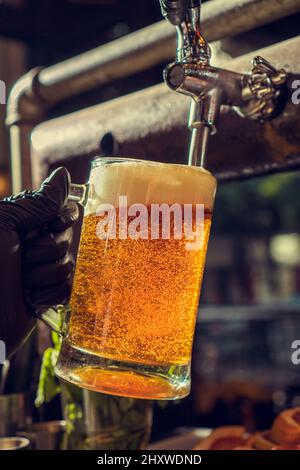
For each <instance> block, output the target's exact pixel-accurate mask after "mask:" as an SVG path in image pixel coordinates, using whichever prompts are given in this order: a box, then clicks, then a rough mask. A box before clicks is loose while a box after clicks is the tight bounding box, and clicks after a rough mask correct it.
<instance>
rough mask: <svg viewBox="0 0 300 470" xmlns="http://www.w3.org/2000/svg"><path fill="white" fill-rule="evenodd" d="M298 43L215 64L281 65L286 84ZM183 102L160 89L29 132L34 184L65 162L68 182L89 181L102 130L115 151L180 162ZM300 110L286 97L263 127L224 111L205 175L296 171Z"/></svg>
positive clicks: (299, 69) (295, 71)
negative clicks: (261, 61)
mask: <svg viewBox="0 0 300 470" xmlns="http://www.w3.org/2000/svg"><path fill="white" fill-rule="evenodd" d="M299 49H300V37H296V38H293V39H290V40H288V41H284V42H282V43H279V44H275V45H273V46H271V47H268V48H264V49H262V50H260V51H256V52H255V53H251V54H247V55H245V56H243V57H239V58H236V59H233V60H230V61H227V62H224V64H220V65H222V66H224V67H225V68H229V69H230V70H232V71H241V70H247V69H249V65H250V63H251V59H252V58H253V54H258V55H262V56H264V57H266V58H267V59H268V60H270V61H271V62H272V63H273V64H274V66H275V67H276V68H279V69H280V68H281V67H283V66H284V67H285V69H286V70H287V72H288V73H289V78H288V79H289V87H290V88H289V89H290V91H289V93H292V91H293V90H291V83H290V82H291V80H293V79H295V78H298V79H299V77H300V64H299ZM188 112H189V102H188V100H187V99H186V97H185V96H181V95H179V94H177V93H173V92H172V91H170V90H169V89H168V88H167V87H166V86H165V85H164V84H161V85H156V86H154V87H151V88H149V89H146V90H143V91H140V92H136V93H133V94H131V95H128V96H125V97H121V98H118V99H116V100H113V101H111V102H107V103H103V104H100V105H97V106H94V107H92V108H89V109H85V110H82V111H78V112H76V113H73V114H71V115H68V116H65V117H61V118H57V119H54V120H52V121H50V122H48V123H47V122H46V123H44V124H41V125H40V126H39V127H37V128H36V129H34V131H33V133H32V145H33V147H32V153H33V158H34V161H35V168H36V169H37V171H38V175H37V178H36V179H35V184H38V183H39V181H40V179H41V178H43V177H44V176H45V174H46V173H47V172H48V171H49V169H50V168H51V167H54V166H57V165H60V164H64V165H67V166H68V168H69V169H70V170H71V172H72V175H73V178H74V181H76V182H82V181H84V179H85V178H86V176H87V173H88V169H89V162H90V160H91V158H92V157H94V156H95V155H97V154H99V142H100V141H101V139H102V138H103V136H104V135H105V134H107V133H108V132H112V133H113V137H114V140H115V141H116V142H117V143H118V153H119V154H121V155H129V156H132V157H139V158H145V159H152V160H158V161H167V162H178V163H185V162H186V149H187V145H188V138H189V131H188V128H187V126H186V122H187V116H188ZM299 112H300V107H299V106H297V105H295V104H293V103H292V100H291V97H288V100H287V105H286V107H285V109H284V112H283V113H282V114H280V115H279V116H278V117H276V118H274V119H272V120H271V121H267V122H265V123H264V124H261V123H258V122H256V121H252V120H248V119H241V118H240V117H239V116H237V115H236V113H235V112H234V111H233V110H232V108H229V107H226V106H225V107H223V109H222V116H221V118H220V120H219V123H220V124H219V132H218V134H217V135H216V136H215V137H214V139H211V141H210V144H209V145H210V158H209V162H208V169H210V170H211V171H213V172H214V173H215V174H216V175H217V177H219V178H220V179H223V180H226V179H232V178H242V177H249V176H253V175H255V174H264V173H268V172H271V171H276V170H285V169H289V168H292V167H295V166H300V119H299Z"/></svg>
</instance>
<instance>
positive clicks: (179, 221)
mask: <svg viewBox="0 0 300 470" xmlns="http://www.w3.org/2000/svg"><path fill="white" fill-rule="evenodd" d="M215 191H216V180H215V178H214V177H213V176H212V175H211V173H209V172H208V171H207V170H205V169H203V168H198V167H191V166H185V165H178V164H168V163H157V162H151V161H143V160H135V159H127V158H114V157H110V158H106V157H105V158H96V159H95V160H94V161H93V163H92V168H91V173H90V178H89V182H88V184H86V185H71V192H70V197H71V199H73V200H77V201H80V202H81V203H82V204H83V205H84V208H85V210H84V220H83V225H82V231H81V239H80V245H79V251H78V257H77V262H76V269H75V275H74V283H73V289H72V295H71V300H70V305H69V307H64V309H65V313H66V315H65V316H66V318H68V320H67V325H65V326H64V339H63V342H62V347H61V351H60V354H59V357H58V361H57V364H56V367H55V372H56V375H57V376H58V377H59V378H61V379H63V380H66V381H68V382H71V383H73V384H75V385H78V386H79V387H83V388H86V389H89V390H94V391H98V392H102V393H108V394H112V395H119V396H127V397H133V398H143V399H159V400H162V399H168V400H172V399H178V398H182V397H184V396H186V395H188V393H189V391H190V364H191V352H192V344H193V336H194V330H195V323H196V317H197V310H198V301H199V294H200V288H201V282H202V276H203V270H204V265H205V257H206V250H207V244H208V239H209V232H210V226H211V214H212V208H213V202H214V197H215ZM53 312H54V310H53V309H52V311H49V312H47V315H48V323H49V320H50V323H51V314H52V315H53ZM52 326H55V320H54V319H53V318H52Z"/></svg>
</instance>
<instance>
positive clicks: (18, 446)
mask: <svg viewBox="0 0 300 470" xmlns="http://www.w3.org/2000/svg"><path fill="white" fill-rule="evenodd" d="M29 447H30V441H29V440H28V439H26V438H23V437H1V438H0V451H1V450H26V449H29Z"/></svg>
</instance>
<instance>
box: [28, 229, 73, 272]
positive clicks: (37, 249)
mask: <svg viewBox="0 0 300 470" xmlns="http://www.w3.org/2000/svg"><path fill="white" fill-rule="evenodd" d="M72 238H73V229H72V227H70V228H68V229H67V230H65V231H64V232H61V233H58V234H52V233H50V232H46V233H43V234H42V235H40V236H39V237H36V238H34V239H31V240H29V241H27V242H25V243H24V245H23V248H22V251H23V266H24V267H25V269H26V267H27V266H33V265H40V264H47V263H51V262H55V261H58V260H60V259H61V258H63V257H64V256H65V255H66V254H67V252H68V250H69V248H70V245H71V242H72Z"/></svg>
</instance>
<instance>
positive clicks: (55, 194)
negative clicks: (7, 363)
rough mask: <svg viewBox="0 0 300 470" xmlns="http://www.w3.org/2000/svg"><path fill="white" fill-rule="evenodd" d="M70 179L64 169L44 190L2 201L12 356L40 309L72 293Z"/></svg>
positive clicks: (2, 288)
mask: <svg viewBox="0 0 300 470" xmlns="http://www.w3.org/2000/svg"><path fill="white" fill-rule="evenodd" d="M69 185H70V176H69V173H68V172H67V170H66V169H65V168H59V169H57V170H56V171H54V172H53V173H52V174H51V175H50V176H49V178H47V179H46V180H45V181H44V182H43V184H42V186H41V188H40V189H39V190H38V191H35V192H30V191H24V192H23V193H21V194H18V195H16V196H12V197H10V198H7V199H5V200H4V201H0V240H1V244H0V340H2V341H4V342H5V344H6V350H7V355H9V354H10V353H12V352H13V351H14V350H15V349H16V348H17V347H18V346H19V345H20V344H21V343H22V342H23V341H24V340H25V339H26V337H27V336H28V335H29V333H30V332H31V331H32V329H33V328H34V326H35V323H36V318H35V311H36V309H40V308H41V307H42V308H46V307H50V306H51V305H55V304H57V303H62V302H64V301H65V300H67V299H68V296H69V294H70V278H71V275H72V272H73V266H74V262H73V260H72V259H71V256H70V254H69V247H70V242H71V239H72V228H71V227H72V225H73V224H74V222H75V221H76V220H77V218H78V207H77V205H76V204H75V203H68V204H67V197H68V193H69Z"/></svg>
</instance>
